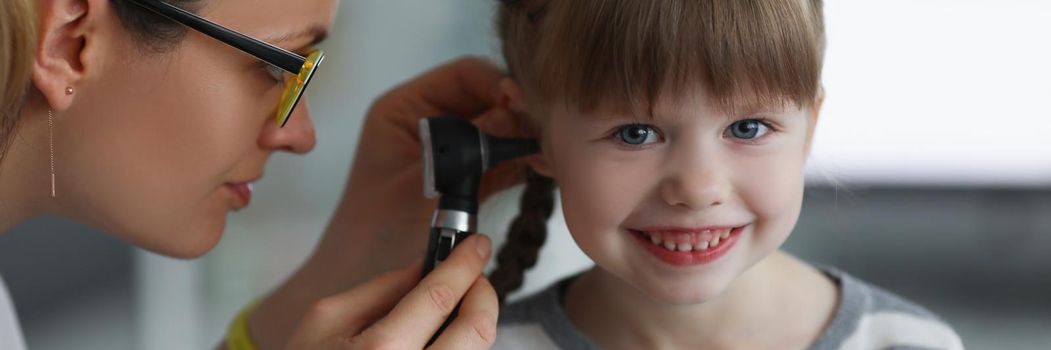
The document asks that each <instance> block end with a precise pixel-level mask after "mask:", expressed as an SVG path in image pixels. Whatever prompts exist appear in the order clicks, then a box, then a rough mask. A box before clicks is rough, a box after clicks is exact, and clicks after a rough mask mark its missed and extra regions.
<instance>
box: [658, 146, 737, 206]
mask: <svg viewBox="0 0 1051 350" xmlns="http://www.w3.org/2000/svg"><path fill="white" fill-rule="evenodd" d="M684 153H686V154H683V155H682V156H681V157H676V158H678V159H673V160H672V161H671V162H670V164H672V165H670V166H669V167H668V170H669V172H668V175H667V176H666V177H665V178H664V179H663V181H662V183H661V185H660V186H661V188H660V192H661V197H662V198H663V199H664V201H665V203H667V204H668V205H671V206H676V207H684V208H688V209H693V210H699V209H704V208H706V207H713V206H718V205H721V204H723V203H725V202H726V200H727V197H728V196H729V195H730V192H731V188H730V187H731V186H730V181H729V178H728V175H727V174H726V169H725V168H723V167H720V166H719V163H720V162H719V161H718V160H717V159H716V157H715V156H713V155H711V154H705V152H684Z"/></svg>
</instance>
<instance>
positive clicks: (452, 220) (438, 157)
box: [420, 116, 540, 275]
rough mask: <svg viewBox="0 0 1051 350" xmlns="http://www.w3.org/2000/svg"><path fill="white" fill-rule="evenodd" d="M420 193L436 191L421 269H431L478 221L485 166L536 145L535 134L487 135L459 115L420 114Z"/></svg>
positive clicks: (523, 153) (536, 148)
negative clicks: (521, 136)
mask: <svg viewBox="0 0 1051 350" xmlns="http://www.w3.org/2000/svg"><path fill="white" fill-rule="evenodd" d="M420 145H421V146H422V147H423V195H424V196H426V197H427V198H434V197H438V196H440V199H439V200H438V208H437V209H436V210H435V211H434V217H433V219H432V220H431V230H430V238H429V240H428V243H427V258H426V260H425V261H424V265H423V274H424V275H426V274H427V273H429V272H431V270H433V269H434V267H435V266H436V265H438V263H441V262H442V261H444V260H445V259H446V258H448V257H449V254H450V253H452V251H453V248H455V247H456V245H457V244H459V243H460V242H462V241H463V240H465V239H467V237H468V236H470V235H471V234H472V233H474V231H475V229H476V227H477V217H476V216H477V215H478V187H479V185H480V182H481V181H482V174H483V173H484V172H485V170H486V169H489V168H491V167H494V166H496V165H497V164H500V162H503V161H505V160H509V159H514V158H518V157H522V156H527V155H530V154H533V153H536V152H539V151H540V147H539V146H538V145H537V143H536V141H535V140H531V139H512V138H501V137H494V136H490V135H486V134H485V133H482V131H481V130H479V129H478V128H477V127H475V126H474V124H471V122H469V121H467V120H466V119H464V118H461V117H457V116H439V117H432V118H427V119H421V120H420Z"/></svg>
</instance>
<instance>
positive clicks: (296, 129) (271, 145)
mask: <svg viewBox="0 0 1051 350" xmlns="http://www.w3.org/2000/svg"><path fill="white" fill-rule="evenodd" d="M307 105H308V104H307V98H306V96H303V97H302V99H301V100H300V101H299V105H298V106H296V108H295V109H294V110H292V115H290V116H288V118H289V119H288V122H287V123H285V127H283V128H282V127H281V125H278V124H277V123H276V122H274V120H273V118H270V119H269V120H267V125H266V126H265V127H264V128H263V134H262V135H260V137H259V146H260V147H262V148H263V149H267V150H275V151H287V152H292V153H299V154H302V153H307V152H310V151H311V150H313V149H314V145H315V144H317V138H316V136H315V132H314V121H313V120H312V119H311V118H310V108H309V107H307Z"/></svg>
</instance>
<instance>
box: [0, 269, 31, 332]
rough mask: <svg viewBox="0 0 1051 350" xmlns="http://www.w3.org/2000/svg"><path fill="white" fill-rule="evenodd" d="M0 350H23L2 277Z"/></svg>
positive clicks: (16, 321) (19, 329) (13, 311)
mask: <svg viewBox="0 0 1051 350" xmlns="http://www.w3.org/2000/svg"><path fill="white" fill-rule="evenodd" d="M0 349H5V350H6V349H11V350H21V349H25V341H24V340H23V339H22V330H21V328H20V327H19V326H18V317H15V308H14V306H13V304H12V303H11V298H10V297H8V295H7V287H6V286H4V279H3V278H2V277H0Z"/></svg>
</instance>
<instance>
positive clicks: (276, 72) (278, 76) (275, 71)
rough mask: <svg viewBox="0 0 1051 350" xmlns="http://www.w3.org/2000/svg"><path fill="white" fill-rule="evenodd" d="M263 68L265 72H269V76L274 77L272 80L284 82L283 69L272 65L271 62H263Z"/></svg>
mask: <svg viewBox="0 0 1051 350" xmlns="http://www.w3.org/2000/svg"><path fill="white" fill-rule="evenodd" d="M263 68H265V69H266V73H267V74H269V75H270V78H271V79H274V81H276V82H278V83H284V82H285V70H283V69H281V68H277V67H276V66H274V65H272V64H265V65H264V66H263Z"/></svg>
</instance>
